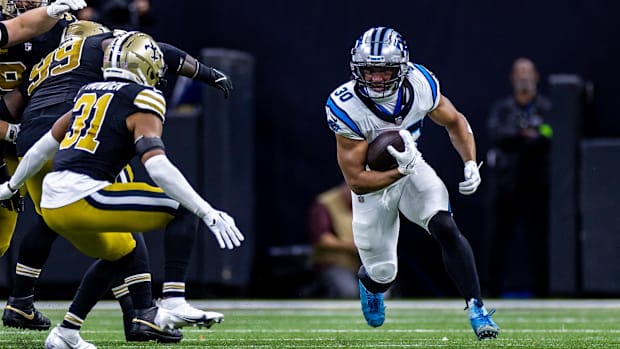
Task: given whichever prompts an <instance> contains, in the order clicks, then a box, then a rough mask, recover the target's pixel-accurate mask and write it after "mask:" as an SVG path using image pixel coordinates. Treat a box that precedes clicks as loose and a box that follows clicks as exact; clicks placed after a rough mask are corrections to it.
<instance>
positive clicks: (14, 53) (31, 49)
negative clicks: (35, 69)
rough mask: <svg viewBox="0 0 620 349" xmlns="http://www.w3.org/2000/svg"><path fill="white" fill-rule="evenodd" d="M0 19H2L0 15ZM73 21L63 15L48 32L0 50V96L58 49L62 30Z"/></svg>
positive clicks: (21, 81)
mask: <svg viewBox="0 0 620 349" xmlns="http://www.w3.org/2000/svg"><path fill="white" fill-rule="evenodd" d="M0 19H4V18H2V16H1V15H0ZM75 20H76V18H75V17H73V16H71V15H65V16H64V17H63V18H62V19H60V20H59V21H58V22H57V23H56V24H55V25H54V27H52V29H50V30H49V31H48V32H46V33H43V34H41V35H39V36H37V37H34V38H32V39H30V40H28V41H26V42H24V43H21V44H17V45H14V46H11V47H9V48H2V49H0V94H2V95H4V94H5V93H7V92H9V91H11V90H13V89H15V88H16V87H18V86H20V85H21V84H22V83H23V82H24V81H26V80H27V74H28V72H29V71H28V70H29V69H30V68H31V67H32V66H33V65H35V64H36V63H38V62H39V61H40V60H41V58H43V57H45V55H47V54H48V53H49V52H51V51H53V50H54V49H56V48H57V47H58V45H59V44H60V40H61V38H62V33H63V31H64V29H65V28H66V27H67V25H68V24H69V23H71V22H74V21H75Z"/></svg>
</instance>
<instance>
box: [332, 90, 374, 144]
mask: <svg viewBox="0 0 620 349" xmlns="http://www.w3.org/2000/svg"><path fill="white" fill-rule="evenodd" d="M327 107H328V108H329V110H331V112H332V114H334V115H335V116H336V117H337V118H338V119H340V121H342V122H344V123H345V124H346V125H347V126H349V128H350V129H351V130H353V132H355V133H357V134H358V135H359V136H360V137H362V138H366V137H364V135H363V134H362V131H360V128H359V127H357V124H356V123H355V121H353V119H351V117H350V116H349V115H348V114H347V112H345V111H344V110H342V109H341V108H340V107H338V106H337V105H336V103H335V102H334V100H333V99H332V98H331V97H329V98H328V99H327Z"/></svg>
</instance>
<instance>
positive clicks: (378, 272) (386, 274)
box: [366, 263, 397, 284]
mask: <svg viewBox="0 0 620 349" xmlns="http://www.w3.org/2000/svg"><path fill="white" fill-rule="evenodd" d="M366 270H367V272H368V276H370V278H371V279H373V280H374V281H376V282H380V283H382V284H387V283H390V282H392V281H394V280H395V279H396V270H397V269H396V264H394V263H380V264H375V265H371V266H369V267H368V268H367V269H366Z"/></svg>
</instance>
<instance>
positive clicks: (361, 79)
mask: <svg viewBox="0 0 620 349" xmlns="http://www.w3.org/2000/svg"><path fill="white" fill-rule="evenodd" d="M408 62H409V50H408V49H407V43H406V42H405V40H404V39H403V38H402V36H401V35H400V34H399V33H398V32H397V31H396V30H394V29H391V28H387V27H374V28H370V29H368V30H367V31H365V32H364V34H362V36H360V38H359V39H357V41H356V42H355V46H354V47H353V48H352V49H351V72H352V73H353V77H354V78H355V80H356V81H357V83H358V85H359V88H360V91H361V92H362V93H364V94H366V95H367V96H368V97H373V98H377V97H387V96H390V95H392V94H394V93H395V92H396V91H397V90H398V88H399V87H400V85H401V84H402V82H403V80H404V79H405V76H406V75H407V72H408V70H409V67H408V66H407V63H408ZM377 70H379V71H391V72H392V74H391V77H390V79H389V80H387V81H383V82H372V81H369V80H367V77H365V74H366V75H369V74H370V73H371V72H373V71H377Z"/></svg>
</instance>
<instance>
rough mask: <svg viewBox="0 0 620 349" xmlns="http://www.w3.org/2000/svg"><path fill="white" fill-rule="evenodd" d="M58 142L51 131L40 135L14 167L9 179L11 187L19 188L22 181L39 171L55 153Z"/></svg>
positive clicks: (22, 183)
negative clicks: (15, 167)
mask: <svg viewBox="0 0 620 349" xmlns="http://www.w3.org/2000/svg"><path fill="white" fill-rule="evenodd" d="M59 145H60V143H59V142H58V141H57V140H56V139H55V138H54V136H53V135H52V131H49V132H47V133H46V134H45V135H44V136H43V137H41V138H40V139H39V140H38V141H37V142H36V143H35V144H34V145H33V146H32V147H31V148H30V149H29V150H28V151H27V152H26V155H24V157H23V158H22V160H21V161H20V162H19V165H18V166H17V169H15V173H14V174H13V177H11V179H10V180H9V186H10V187H11V188H12V189H19V188H21V187H22V185H24V182H25V181H26V180H27V179H28V178H30V177H32V176H33V175H34V174H35V173H37V172H39V171H40V170H41V168H42V167H43V165H44V164H45V163H46V162H47V161H48V160H49V159H50V158H51V157H52V156H54V154H56V151H58V146H59Z"/></svg>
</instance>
